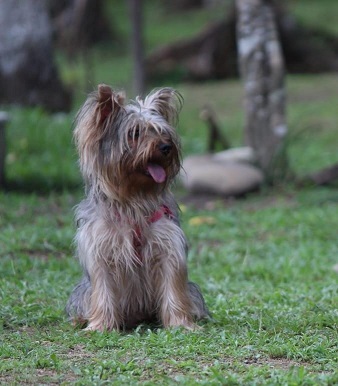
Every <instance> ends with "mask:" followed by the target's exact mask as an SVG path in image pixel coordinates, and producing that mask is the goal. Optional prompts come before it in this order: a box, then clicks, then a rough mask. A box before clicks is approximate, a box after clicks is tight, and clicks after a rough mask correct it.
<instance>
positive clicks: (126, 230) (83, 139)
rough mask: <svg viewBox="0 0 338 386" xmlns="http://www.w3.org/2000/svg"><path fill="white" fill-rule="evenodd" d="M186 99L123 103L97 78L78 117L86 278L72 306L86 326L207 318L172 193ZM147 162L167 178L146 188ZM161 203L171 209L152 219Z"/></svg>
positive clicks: (165, 95) (157, 96)
mask: <svg viewBox="0 0 338 386" xmlns="http://www.w3.org/2000/svg"><path fill="white" fill-rule="evenodd" d="M182 102H183V99H182V97H181V96H180V94H179V93H177V92H176V91H175V90H173V89H171V88H164V89H159V90H155V91H153V92H152V93H150V94H149V95H148V96H147V97H146V98H145V99H144V100H142V99H140V98H137V99H136V101H131V102H130V103H129V104H126V105H125V103H124V96H123V95H122V94H121V93H117V92H114V91H113V90H112V89H111V88H110V87H109V86H106V85H100V86H99V87H98V91H97V92H96V93H92V94H91V95H89V97H88V99H87V101H86V102H85V103H84V105H83V107H82V108H81V109H80V111H79V113H78V114H77V117H76V122H75V129H74V137H75V143H76V146H77V149H78V152H79V163H80V169H81V172H82V174H83V178H84V181H85V185H86V198H85V199H84V200H83V201H82V202H81V203H80V204H79V205H78V206H77V208H76V220H77V224H78V229H77V233H76V236H75V244H76V252H77V257H78V259H79V261H80V263H81V265H82V267H83V270H84V276H83V278H82V280H81V281H80V283H79V284H78V285H77V286H76V287H75V288H74V290H73V292H72V294H71V296H70V298H69V301H68V304H67V307H66V310H67V313H68V315H69V316H70V318H71V319H72V320H73V322H74V323H79V324H83V323H87V324H88V326H87V328H88V329H89V330H99V331H103V330H111V329H116V330H119V329H121V328H130V327H134V326H136V325H137V324H138V323H142V322H144V321H157V322H160V323H162V325H163V326H164V327H171V326H183V327H186V328H194V320H195V319H202V318H205V317H207V316H208V310H207V308H206V306H205V303H204V300H203V296H202V294H201V292H200V290H199V288H198V287H197V285H195V284H194V283H190V282H188V274H187V265H186V253H187V242H186V239H185V235H184V233H183V231H182V229H181V228H180V225H179V217H178V207H177V204H176V202H175V199H174V197H173V195H172V193H171V191H170V185H171V183H172V182H173V180H174V178H175V176H176V175H177V173H178V172H179V169H180V166H181V161H180V142H179V138H178V136H177V134H176V131H175V129H174V126H173V125H175V124H176V123H177V119H178V113H179V111H180V109H181V107H182ZM162 143H166V144H167V143H169V144H170V146H171V150H170V155H168V156H167V155H163V154H162V153H161V152H160V151H159V150H158V149H159V146H160V144H162ZM153 160H155V161H153ZM148 162H159V163H160V164H161V165H163V168H164V169H165V172H166V177H167V178H166V181H165V182H163V183H161V184H155V183H154V184H153V185H150V188H148V189H145V188H144V187H143V186H142V184H138V182H137V178H136V177H133V176H134V174H133V173H136V172H137V171H138V170H143V169H144V168H146V165H147V163H148ZM135 171H136V172H135ZM136 176H137V174H136ZM163 207H166V208H168V210H169V213H170V216H168V215H163V216H161V217H160V218H159V219H157V220H156V221H154V222H151V221H149V219H150V218H151V217H152V215H153V214H154V213H156V211H158V210H159V208H163ZM137 230H140V231H141V238H142V240H140V242H141V257H140V256H139V254H138V252H137V251H136V249H135V238H136V237H140V235H139V234H138V232H137Z"/></svg>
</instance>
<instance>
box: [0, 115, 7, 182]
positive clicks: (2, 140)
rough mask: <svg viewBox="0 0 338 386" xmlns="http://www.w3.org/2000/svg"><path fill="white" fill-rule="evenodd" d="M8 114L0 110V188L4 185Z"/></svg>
mask: <svg viewBox="0 0 338 386" xmlns="http://www.w3.org/2000/svg"><path fill="white" fill-rule="evenodd" d="M7 121H8V115H7V114H6V113H5V112H4V111H0V189H2V188H3V187H4V186H5V177H6V175H5V159H6V132H5V127H6V123H7Z"/></svg>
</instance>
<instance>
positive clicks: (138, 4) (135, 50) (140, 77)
mask: <svg viewBox="0 0 338 386" xmlns="http://www.w3.org/2000/svg"><path fill="white" fill-rule="evenodd" d="M129 12H130V20H131V25H132V32H131V53H132V58H133V91H134V93H135V94H136V95H142V94H144V92H145V68H144V47H143V18H142V0H129Z"/></svg>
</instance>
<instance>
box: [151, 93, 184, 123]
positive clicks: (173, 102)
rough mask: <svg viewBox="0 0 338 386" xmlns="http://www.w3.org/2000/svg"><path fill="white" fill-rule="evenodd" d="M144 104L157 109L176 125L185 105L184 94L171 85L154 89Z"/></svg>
mask: <svg viewBox="0 0 338 386" xmlns="http://www.w3.org/2000/svg"><path fill="white" fill-rule="evenodd" d="M144 106H145V107H146V108H148V109H150V110H154V111H156V112H157V113H158V114H160V115H162V116H163V117H164V119H165V120H166V121H167V122H169V123H170V124H171V125H174V126H175V125H176V124H177V120H178V114H179V112H180V111H181V108H182V106H183V97H182V95H181V94H180V93H179V92H178V91H176V90H174V89H173V88H170V87H165V88H161V89H157V90H153V91H152V92H151V93H150V94H149V95H148V96H147V97H146V98H145V100H144Z"/></svg>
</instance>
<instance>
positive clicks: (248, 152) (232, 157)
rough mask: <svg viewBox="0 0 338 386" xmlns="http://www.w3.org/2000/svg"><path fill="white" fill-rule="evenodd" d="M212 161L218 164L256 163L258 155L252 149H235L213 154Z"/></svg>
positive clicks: (245, 147) (246, 147) (247, 147)
mask: <svg viewBox="0 0 338 386" xmlns="http://www.w3.org/2000/svg"><path fill="white" fill-rule="evenodd" d="M212 159H213V160H215V161H217V162H246V163H250V164H253V163H255V162H256V155H255V152H254V150H253V148H252V147H249V146H243V147H233V148H231V149H228V150H223V151H220V152H218V153H215V154H213V156H212Z"/></svg>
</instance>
